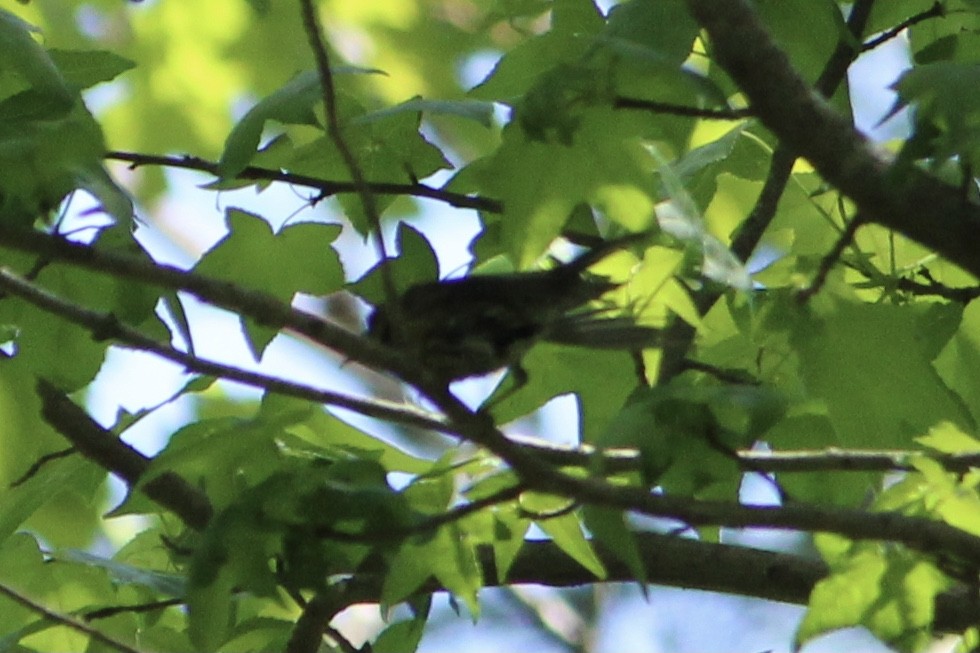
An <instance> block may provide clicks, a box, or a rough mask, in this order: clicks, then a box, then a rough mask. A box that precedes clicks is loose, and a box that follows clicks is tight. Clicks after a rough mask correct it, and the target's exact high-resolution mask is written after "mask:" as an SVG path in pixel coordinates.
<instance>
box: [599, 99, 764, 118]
mask: <svg viewBox="0 0 980 653" xmlns="http://www.w3.org/2000/svg"><path fill="white" fill-rule="evenodd" d="M613 108H616V109H640V110H643V111H652V112H654V113H663V114H668V115H672V116H682V117H685V118H703V119H706V120H742V119H743V118H751V117H752V110H751V109H730V108H727V107H726V108H724V109H704V108H701V107H692V106H687V105H683V104H672V103H670V102H657V101H656V100H642V99H640V98H631V97H623V96H616V97H615V98H614V99H613Z"/></svg>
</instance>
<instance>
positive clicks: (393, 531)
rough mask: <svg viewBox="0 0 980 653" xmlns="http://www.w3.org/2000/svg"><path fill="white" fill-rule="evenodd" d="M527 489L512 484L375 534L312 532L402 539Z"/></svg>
mask: <svg viewBox="0 0 980 653" xmlns="http://www.w3.org/2000/svg"><path fill="white" fill-rule="evenodd" d="M525 489H526V488H525V487H524V486H523V485H521V484H518V485H513V486H511V487H507V488H504V489H502V490H498V491H497V492H494V493H493V494H491V495H489V496H486V497H484V498H482V499H477V500H475V501H470V502H469V503H465V504H463V505H461V506H457V507H455V508H452V509H450V510H447V511H446V512H444V513H440V514H438V515H433V516H432V517H427V518H425V519H423V520H421V521H418V522H416V523H414V524H411V525H410V526H405V527H399V526H395V525H388V526H386V528H385V529H384V531H381V532H375V533H346V532H342V531H337V530H335V529H333V528H331V527H329V526H318V527H316V528H315V529H314V531H313V533H314V535H315V536H317V537H322V538H324V539H330V540H339V541H343V542H391V541H397V540H402V539H405V538H406V537H409V536H411V535H418V534H424V533H429V532H431V531H434V530H436V529H437V528H439V527H441V526H445V525H446V524H452V523H454V522H457V521H460V520H461V519H465V518H466V517H468V516H470V515H472V514H473V513H476V512H479V511H480V510H483V509H485V508H489V507H491V506H496V505H500V504H501V503H506V502H508V501H513V500H514V499H517V498H518V497H519V496H520V495H521V493H522V492H524V491H525Z"/></svg>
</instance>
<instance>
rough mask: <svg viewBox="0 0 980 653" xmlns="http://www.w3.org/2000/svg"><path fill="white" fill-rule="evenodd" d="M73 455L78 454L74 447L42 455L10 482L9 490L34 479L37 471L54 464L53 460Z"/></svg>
mask: <svg viewBox="0 0 980 653" xmlns="http://www.w3.org/2000/svg"><path fill="white" fill-rule="evenodd" d="M75 453H78V452H77V451H75V448H74V447H68V448H67V449H62V450H61V451H53V452H51V453H47V454H44V455H43V456H41V457H40V458H38V459H37V460H35V461H34V463H33V464H32V465H31V466H30V467H29V468H28V469H27V471H26V472H24V473H23V474H21V475H20V477H19V478H17V479H16V480H14V481H11V483H10V486H9V487H10V489H11V490H12V489H14V488H16V487H19V486H21V485H23V484H24V483H26V482H27V481H29V480H31V479H32V478H34V476H35V475H36V474H37V473H38V472H39V471H41V468H42V467H44V466H45V465H47V464H48V463H50V462H54V461H55V460H61V459H62V458H67V457H68V456H71V455H73V454H75Z"/></svg>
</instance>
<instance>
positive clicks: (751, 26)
mask: <svg viewBox="0 0 980 653" xmlns="http://www.w3.org/2000/svg"><path fill="white" fill-rule="evenodd" d="M687 4H688V7H689V8H690V10H691V13H692V14H693V15H694V17H695V18H696V19H697V21H698V22H699V23H700V24H701V26H702V27H703V28H704V29H705V31H706V32H707V33H708V35H709V36H710V38H711V51H712V56H713V57H714V58H715V59H716V60H717V61H718V62H719V64H721V66H722V67H723V68H724V69H725V71H726V72H727V73H728V74H729V76H731V77H732V79H733V80H734V81H735V82H736V83H737V84H738V86H739V87H740V88H741V89H742V91H743V92H744V93H745V95H746V96H747V97H748V99H749V102H750V105H751V107H752V109H753V111H754V112H755V114H756V115H757V116H758V117H759V118H760V119H761V121H762V122H763V124H764V125H765V126H766V127H768V128H769V129H770V130H772V132H773V133H774V134H776V136H777V137H779V139H780V140H781V141H782V142H783V143H784V144H785V145H786V146H787V147H789V148H790V149H791V150H792V151H793V152H794V153H796V154H797V155H799V156H803V157H805V158H806V159H807V160H808V161H809V162H810V163H811V164H812V165H813V167H814V168H816V170H817V171H818V172H819V173H820V174H821V176H823V178H824V179H825V180H826V181H827V182H829V183H831V184H833V185H834V186H836V187H837V188H838V189H839V190H840V191H841V192H843V193H844V194H845V195H847V196H848V197H849V198H850V199H851V200H852V201H854V203H855V204H856V205H857V208H858V211H859V212H860V213H861V214H862V215H864V216H866V217H867V219H869V220H870V221H872V222H875V223H877V224H880V225H882V226H884V227H887V228H889V229H894V230H895V231H898V232H899V233H901V234H903V235H905V236H906V237H908V238H910V239H912V240H914V241H916V242H918V243H920V244H921V245H924V246H926V247H928V248H930V249H932V250H934V251H936V252H937V253H939V254H940V255H942V256H943V257H945V258H946V259H948V260H949V261H951V262H953V263H956V264H957V265H959V266H960V267H962V268H963V269H965V270H967V271H969V272H972V273H973V274H974V275H977V276H980V251H978V250H977V248H976V245H975V243H976V234H977V233H980V206H978V205H975V204H968V203H966V202H965V201H964V200H963V198H962V194H961V193H960V192H959V190H958V189H957V188H955V187H952V186H948V185H946V184H943V183H942V182H940V181H938V180H937V179H935V178H934V177H931V176H929V175H928V174H927V173H925V172H923V171H921V170H919V169H917V168H914V167H912V166H896V165H895V164H894V162H893V159H892V158H891V157H890V156H888V155H887V154H885V153H884V152H881V151H878V150H877V149H875V148H874V147H873V146H872V145H871V144H870V143H869V142H868V141H867V139H865V138H864V137H863V136H862V135H861V134H860V133H858V132H857V131H856V130H855V129H854V126H853V125H852V124H851V121H850V119H849V118H848V117H846V116H842V115H841V114H839V113H837V111H835V110H834V109H833V108H832V107H831V106H830V105H829V104H828V103H827V102H826V101H824V100H823V99H822V98H821V97H819V96H818V95H817V94H815V93H813V91H812V90H811V89H810V87H809V86H808V85H807V84H806V82H805V81H804V80H803V79H802V78H801V77H800V75H799V74H798V73H797V72H796V70H794V69H793V67H792V65H791V64H790V62H789V59H788V57H787V55H786V53H785V52H783V51H782V50H781V49H780V48H779V47H778V46H777V45H776V43H775V42H774V41H773V39H772V37H771V36H770V35H769V33H768V31H767V30H766V28H765V26H764V25H763V24H762V23H761V22H760V20H759V18H758V16H757V15H756V14H755V12H754V11H753V9H752V7H751V5H750V4H749V2H747V0H728V1H726V2H714V1H713V0H687ZM804 125H805V128H803V126H804Z"/></svg>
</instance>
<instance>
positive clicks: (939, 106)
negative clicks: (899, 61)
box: [892, 62, 980, 165]
mask: <svg viewBox="0 0 980 653" xmlns="http://www.w3.org/2000/svg"><path fill="white" fill-rule="evenodd" d="M977 83H980V65H977V64H976V63H959V62H942V63H932V64H925V65H920V66H916V67H914V68H912V69H911V70H908V71H906V72H905V73H903V74H902V76H901V77H900V78H899V80H898V81H897V82H896V83H895V84H894V85H893V88H894V89H895V91H896V92H897V93H898V94H899V98H900V99H899V100H898V101H897V102H896V104H895V107H894V108H893V109H892V114H894V113H895V112H897V111H898V110H899V109H901V108H903V107H904V106H906V105H908V104H914V105H915V107H916V117H917V119H918V120H920V121H928V122H929V123H930V124H931V125H933V126H934V127H937V128H938V130H939V131H938V132H937V133H936V135H935V137H934V138H933V139H931V140H932V142H933V145H934V149H933V150H932V151H931V152H930V154H932V155H933V156H935V157H936V158H937V159H939V160H943V159H946V158H949V157H952V156H957V155H959V156H960V157H962V158H964V159H965V160H967V161H969V162H970V163H971V165H976V164H977V163H978V162H980V130H978V129H977V123H978V120H980V97H978V96H977V94H976V93H973V92H972V91H971V89H973V88H974V87H975V85H976V84H977ZM919 131H921V127H920V130H919Z"/></svg>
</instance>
